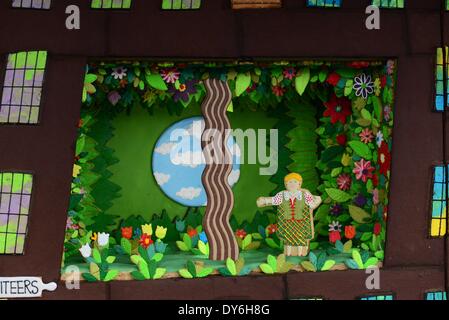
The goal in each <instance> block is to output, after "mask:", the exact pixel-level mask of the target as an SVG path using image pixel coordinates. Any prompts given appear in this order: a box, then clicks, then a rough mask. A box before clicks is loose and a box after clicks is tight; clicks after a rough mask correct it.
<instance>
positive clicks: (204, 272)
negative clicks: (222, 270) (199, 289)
mask: <svg viewBox="0 0 449 320" xmlns="http://www.w3.org/2000/svg"><path fill="white" fill-rule="evenodd" d="M212 272H214V268H203V269H201V270H200V271H199V272H198V274H197V277H198V278H204V277H207V276H208V275H210V274H211V273H212Z"/></svg>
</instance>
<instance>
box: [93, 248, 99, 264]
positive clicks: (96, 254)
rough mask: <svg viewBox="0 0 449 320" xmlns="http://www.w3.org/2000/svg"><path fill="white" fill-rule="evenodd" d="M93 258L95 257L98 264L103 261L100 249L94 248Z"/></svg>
mask: <svg viewBox="0 0 449 320" xmlns="http://www.w3.org/2000/svg"><path fill="white" fill-rule="evenodd" d="M92 258H94V261H95V262H96V263H98V264H100V263H101V254H100V251H98V249H97V248H94V249H93V250H92Z"/></svg>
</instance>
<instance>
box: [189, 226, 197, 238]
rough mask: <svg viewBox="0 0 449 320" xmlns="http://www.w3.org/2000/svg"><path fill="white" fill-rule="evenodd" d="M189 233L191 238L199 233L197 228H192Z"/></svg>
mask: <svg viewBox="0 0 449 320" xmlns="http://www.w3.org/2000/svg"><path fill="white" fill-rule="evenodd" d="M187 234H188V235H189V237H190V238H193V237H194V236H196V235H197V234H198V231H197V230H196V229H195V228H191V229H189V230H187Z"/></svg>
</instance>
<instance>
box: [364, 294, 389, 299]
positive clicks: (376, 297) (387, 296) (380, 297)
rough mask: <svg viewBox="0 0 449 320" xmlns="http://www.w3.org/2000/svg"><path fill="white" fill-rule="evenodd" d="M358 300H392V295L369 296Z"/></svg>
mask: <svg viewBox="0 0 449 320" xmlns="http://www.w3.org/2000/svg"><path fill="white" fill-rule="evenodd" d="M360 300H393V295H380V296H369V297H363V298H361V299H360Z"/></svg>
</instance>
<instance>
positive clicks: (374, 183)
mask: <svg viewBox="0 0 449 320" xmlns="http://www.w3.org/2000/svg"><path fill="white" fill-rule="evenodd" d="M371 181H372V182H373V187H374V188H375V187H377V186H378V185H379V177H378V176H377V175H376V174H374V175H373V177H372V178H371Z"/></svg>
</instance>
